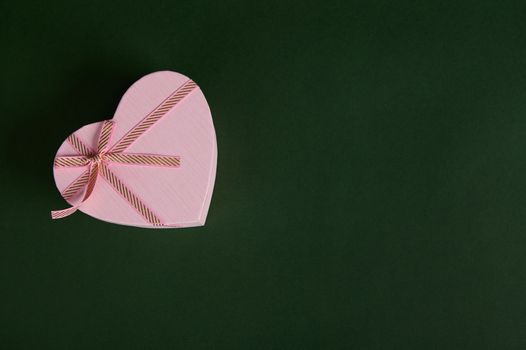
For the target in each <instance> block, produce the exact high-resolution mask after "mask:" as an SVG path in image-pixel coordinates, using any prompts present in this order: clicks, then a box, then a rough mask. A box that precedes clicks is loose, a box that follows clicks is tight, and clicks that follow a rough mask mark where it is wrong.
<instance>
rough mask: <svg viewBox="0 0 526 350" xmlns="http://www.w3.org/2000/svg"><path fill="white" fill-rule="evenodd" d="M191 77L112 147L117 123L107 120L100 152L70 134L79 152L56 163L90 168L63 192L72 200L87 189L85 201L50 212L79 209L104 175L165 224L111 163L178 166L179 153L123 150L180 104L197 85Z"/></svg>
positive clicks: (59, 213) (147, 214)
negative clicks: (116, 171)
mask: <svg viewBox="0 0 526 350" xmlns="http://www.w3.org/2000/svg"><path fill="white" fill-rule="evenodd" d="M196 86H197V85H196V84H195V83H194V82H193V81H192V80H188V81H187V82H186V83H185V84H183V86H182V87H181V88H179V89H178V90H176V91H175V92H174V93H173V94H171V95H170V96H169V97H168V98H167V99H166V100H164V101H163V102H162V103H161V104H160V105H159V106H158V107H156V108H155V109H154V110H153V111H152V112H151V113H149V114H148V115H147V116H146V117H145V118H144V119H143V120H142V121H141V122H139V124H137V125H136V126H135V127H134V128H133V129H131V130H130V131H129V132H128V133H127V134H126V135H124V137H123V138H122V139H121V140H120V141H118V142H117V143H116V144H115V145H114V146H113V147H112V148H111V149H110V148H108V145H109V141H110V138H111V135H112V133H113V129H114V125H115V123H114V122H113V121H111V120H105V121H104V122H103V123H102V127H101V130H100V133H99V139H98V145H97V151H93V150H91V149H90V147H88V146H87V145H86V144H84V143H83V142H82V141H81V140H80V139H79V138H78V137H77V136H76V135H75V134H72V135H70V136H69V137H68V139H67V140H68V142H69V143H70V144H71V145H72V146H73V148H75V150H76V151H77V152H78V153H79V155H72V156H60V157H56V158H55V162H54V166H55V167H57V168H69V167H88V170H87V171H85V172H84V173H83V174H82V175H81V176H80V177H78V178H77V179H76V180H75V181H73V182H72V183H71V184H70V185H69V186H68V187H66V189H65V190H64V191H63V192H62V196H63V197H64V198H65V199H66V200H68V201H70V200H72V199H73V198H74V197H76V196H77V194H78V193H80V191H81V190H83V191H84V194H83V196H82V200H81V201H80V202H79V203H78V204H75V205H74V206H72V207H70V208H67V209H63V210H55V211H52V212H51V217H52V218H53V219H60V218H63V217H66V216H69V215H71V214H73V213H74V212H76V211H77V210H78V209H79V208H80V207H81V206H82V204H83V203H85V202H86V201H87V200H88V199H89V198H90V196H91V194H92V193H93V189H94V188H95V184H96V183H97V180H98V178H99V177H102V178H104V179H105V180H106V181H107V182H108V183H109V184H110V185H111V186H112V187H113V188H114V189H115V190H116V191H117V192H118V193H119V194H121V196H122V197H123V198H124V199H125V200H126V201H127V202H128V203H129V204H130V205H131V206H132V207H133V208H135V209H136V210H137V211H138V212H139V214H141V216H142V217H143V218H144V219H145V220H146V221H147V222H149V223H150V224H153V225H155V226H164V225H163V223H162V221H161V219H160V218H159V217H158V216H157V215H156V214H155V213H154V212H153V210H151V209H150V208H149V207H148V206H147V205H146V204H144V203H143V202H142V201H141V200H140V198H139V197H137V196H136V195H135V194H134V193H133V192H132V191H131V190H130V189H129V188H128V187H127V186H126V185H124V183H123V182H122V181H121V180H120V179H119V178H118V177H117V176H116V175H115V174H114V173H113V172H112V171H111V170H110V168H109V165H110V164H128V165H148V166H167V167H179V166H180V164H181V159H180V157H179V156H164V155H152V154H137V153H123V151H124V150H126V149H127V148H128V147H129V146H130V145H131V144H132V143H133V142H135V141H136V140H137V139H138V138H139V137H140V136H142V135H143V134H144V133H145V132H146V131H147V130H148V129H149V128H150V127H151V126H153V125H154V124H155V123H156V122H157V121H158V120H159V119H161V118H162V117H163V116H165V115H166V114H167V113H168V112H169V111H170V110H171V109H172V108H173V107H174V106H175V105H176V104H177V103H179V102H180V101H181V100H182V99H183V98H184V97H186V96H187V95H188V94H190V92H192V91H193V90H194V89H195V88H196Z"/></svg>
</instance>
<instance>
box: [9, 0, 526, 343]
mask: <svg viewBox="0 0 526 350" xmlns="http://www.w3.org/2000/svg"><path fill="white" fill-rule="evenodd" d="M525 11H526V5H525V4H524V2H523V1H522V2H521V1H517V2H515V3H512V2H508V1H491V2H490V1H460V2H459V1H455V2H451V3H450V4H449V5H445V4H443V2H439V1H418V2H417V1H414V2H411V1H396V2H395V1H362V2H352V1H340V2H332V1H321V0H320V1H316V2H314V1H273V2H267V1H245V2H241V1H239V2H233V1H212V0H210V1H184V2H183V1H164V2H157V1H144V2H142V3H141V4H139V3H138V2H137V4H133V2H132V1H120V2H118V1H90V2H86V3H84V4H80V3H73V2H71V1H64V2H58V1H40V2H34V3H33V4H30V3H27V2H22V1H16V2H15V1H2V2H1V4H0V35H1V40H2V41H1V55H0V64H1V67H2V68H3V69H2V74H1V84H0V89H1V90H0V103H1V111H0V115H1V122H2V124H1V127H0V130H1V131H2V133H3V137H2V138H1V141H0V146H1V149H2V152H1V154H0V159H1V168H0V174H1V177H2V180H3V181H2V190H1V191H2V192H1V199H2V201H1V204H0V206H1V207H0V210H1V211H0V215H1V223H0V230H1V232H0V269H1V270H0V347H1V348H2V349H173V348H178V349H311V348H312V349H524V348H526V331H525V330H526V254H525V252H526V230H525V228H526V216H525V215H524V214H525V210H526V200H525V194H526V186H525V185H526V176H525V175H526V157H525V156H524V153H525V152H524V150H525V148H526V70H525V68H526V65H525V62H526V21H525V20H524V13H525ZM164 69H169V70H174V71H178V72H181V73H183V74H186V75H188V76H190V77H192V78H193V79H194V80H195V81H196V82H197V83H198V84H199V85H200V86H201V87H202V89H203V91H204V93H205V95H206V97H207V99H208V101H209V104H210V106H211V109H212V113H213V117H214V122H215V126H216V131H217V137H218V147H219V163H218V176H217V181H216V190H215V193H214V197H213V200H212V205H211V209H210V213H209V217H208V222H207V225H206V226H205V227H203V228H194V229H184V230H170V231H151V230H143V229H134V228H127V227H122V226H117V225H111V224H107V223H104V222H100V221H97V220H94V219H92V218H90V217H88V216H86V215H84V214H82V213H78V214H76V215H74V216H72V217H69V218H67V219H64V220H61V221H57V222H52V221H51V220H50V218H49V211H50V209H57V208H62V207H63V206H64V201H63V200H62V199H61V198H60V196H59V194H58V193H57V191H56V189H55V186H54V183H53V178H52V168H51V165H52V160H53V157H54V154H55V151H56V149H57V148H58V146H59V145H60V144H61V142H62V141H63V139H64V138H65V137H66V136H67V135H68V134H69V133H70V132H71V131H73V130H76V129H77V128H79V127H80V126H82V125H84V124H87V123H91V122H95V121H98V120H102V119H105V118H107V117H109V116H111V115H112V114H113V112H114V109H115V107H116V104H117V102H118V101H119V99H120V96H121V95H122V94H123V93H124V91H125V90H126V88H127V87H128V86H129V85H130V84H131V83H132V82H134V81H135V80H136V79H138V78H139V77H141V76H142V75H144V74H147V73H149V72H152V71H157V70H164Z"/></svg>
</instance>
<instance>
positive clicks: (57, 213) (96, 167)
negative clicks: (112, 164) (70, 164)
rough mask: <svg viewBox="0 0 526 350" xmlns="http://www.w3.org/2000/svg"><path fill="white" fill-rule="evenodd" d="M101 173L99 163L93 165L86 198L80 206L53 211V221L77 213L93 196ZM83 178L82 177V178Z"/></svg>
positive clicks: (90, 170) (85, 193) (85, 194)
mask: <svg viewBox="0 0 526 350" xmlns="http://www.w3.org/2000/svg"><path fill="white" fill-rule="evenodd" d="M98 173H99V165H98V164H97V163H93V164H92V165H91V166H90V169H89V175H88V183H87V186H86V187H85V188H86V190H85V192H84V198H82V201H81V202H80V203H79V204H76V205H74V206H72V207H70V208H66V209H62V210H53V211H52V212H51V218H52V219H62V218H65V217H66V216H70V215H71V214H73V213H74V212H76V211H77V210H78V209H79V207H80V206H81V205H82V204H83V203H84V202H85V201H86V200H88V198H89V197H90V196H91V193H92V192H93V188H94V187H95V183H96V182H97V177H98V176H97V175H98ZM82 177H83V176H81V178H82Z"/></svg>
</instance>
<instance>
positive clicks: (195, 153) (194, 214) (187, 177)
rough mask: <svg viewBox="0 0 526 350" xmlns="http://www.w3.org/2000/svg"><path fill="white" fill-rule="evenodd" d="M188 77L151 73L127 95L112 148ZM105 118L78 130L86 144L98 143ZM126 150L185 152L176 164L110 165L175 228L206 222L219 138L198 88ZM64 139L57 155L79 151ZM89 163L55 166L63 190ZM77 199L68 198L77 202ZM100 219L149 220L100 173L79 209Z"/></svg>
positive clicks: (133, 222)
mask: <svg viewBox="0 0 526 350" xmlns="http://www.w3.org/2000/svg"><path fill="white" fill-rule="evenodd" d="M188 80H189V78H188V77H186V76H184V75H182V74H179V73H175V72H169V71H164V72H156V73H152V74H149V75H147V76H145V77H143V78H141V79H140V80H139V81H137V82H136V83H135V84H133V85H132V86H131V87H130V88H129V89H128V91H127V92H126V93H125V94H124V96H123V97H122V99H121V102H120V103H119V106H118V107H117V111H116V112H115V116H114V117H113V120H114V121H115V127H114V132H113V135H112V137H111V140H110V143H109V144H110V147H112V146H113V145H114V144H115V143H116V142H117V141H119V140H120V139H121V138H122V137H123V136H124V135H125V134H126V133H127V132H128V131H129V130H130V129H131V128H133V127H134V126H135V125H137V123H139V122H140V121H141V120H142V119H143V118H144V117H145V116H147V115H148V114H149V113H150V112H151V111H152V110H153V109H155V107H157V106H158V105H159V104H160V103H161V102H163V101H164V100H165V99H166V98H167V97H168V96H169V95H170V94H172V93H173V92H174V91H175V90H177V89H178V88H179V87H181V86H182V85H183V84H184V83H185V82H187V81H188ZM100 126H101V123H94V124H90V125H86V126H84V127H82V128H80V129H79V130H78V131H76V132H75V135H76V136H77V137H79V138H80V139H81V140H82V141H83V142H84V143H85V144H86V145H88V146H90V147H91V148H92V149H96V148H97V147H96V146H97V138H98V133H99V130H100ZM123 153H148V154H159V155H172V156H180V157H181V166H180V167H178V168H170V167H160V166H146V165H125V164H113V163H109V165H108V166H109V168H110V170H111V171H112V172H113V173H114V174H115V175H116V176H117V177H119V179H121V180H122V182H123V183H124V184H125V185H126V186H127V187H128V188H130V189H131V190H132V191H133V193H134V194H135V195H137V196H138V197H139V198H140V199H141V200H142V201H143V202H144V203H145V204H146V205H147V206H148V207H149V208H150V209H152V210H153V211H154V212H155V213H156V214H157V216H158V217H159V218H160V219H161V221H162V222H163V224H165V225H169V226H176V227H190V226H201V225H204V223H205V220H206V216H207V213H208V208H209V206H210V200H211V197H212V191H213V187H214V181H215V174H216V161H217V147H216V137H215V132H214V125H213V122H212V116H211V113H210V109H209V107H208V103H207V102H206V99H205V97H204V95H203V93H202V92H201V89H199V87H197V88H196V89H194V90H193V91H192V92H191V93H190V94H189V95H188V96H186V97H185V98H184V99H183V100H182V101H180V102H179V103H178V104H177V105H176V106H175V107H173V108H172V109H171V110H170V111H169V112H168V113H167V114H166V115H165V116H164V117H162V118H161V119H160V120H159V121H158V122H157V123H156V124H155V125H154V126H152V127H151V128H150V129H149V130H148V131H147V132H146V133H145V134H143V135H142V136H141V137H140V138H139V139H137V140H136V141H135V142H134V143H133V144H132V145H131V146H130V147H128V149H126V150H125V151H124V152H123ZM76 154H77V152H76V151H75V150H74V149H73V147H72V146H71V145H70V144H69V142H67V141H64V142H63V144H62V145H61V146H60V148H59V149H58V151H57V156H68V155H76ZM86 169H87V168H85V167H84V168H54V176H55V183H56V185H57V188H58V189H59V190H60V192H62V191H64V189H65V188H66V187H67V186H68V185H69V184H70V183H71V182H73V181H74V180H75V179H76V178H77V177H79V176H80V175H81V174H82V173H83V172H84V171H86ZM77 200H78V198H75V199H73V200H72V202H70V204H74V202H76V201H77ZM79 210H80V211H82V212H84V213H86V214H88V215H91V216H93V217H95V218H97V219H100V220H104V221H108V222H112V223H117V224H122V225H131V226H139V227H151V228H154V226H152V225H151V224H149V223H148V222H146V221H145V219H144V218H143V217H142V216H141V215H140V214H139V213H138V212H137V211H136V210H135V209H134V208H133V207H132V206H131V205H130V203H128V202H127V201H126V200H125V199H124V198H123V197H121V195H120V194H119V193H118V192H116V190H115V189H114V188H113V187H111V185H109V184H108V183H107V182H106V181H105V179H103V178H102V177H99V179H98V180H97V184H96V186H95V189H94V191H93V194H92V195H91V197H90V198H89V199H88V200H87V201H86V202H85V203H84V204H82V206H81V207H80V209H79Z"/></svg>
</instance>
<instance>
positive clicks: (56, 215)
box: [51, 205, 79, 219]
mask: <svg viewBox="0 0 526 350" xmlns="http://www.w3.org/2000/svg"><path fill="white" fill-rule="evenodd" d="M78 208H79V206H78V205H76V206H74V207H71V208H67V209H62V210H53V211H51V218H52V219H62V218H65V217H66V216H70V215H71V214H73V213H74V212H76V211H77V209H78Z"/></svg>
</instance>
